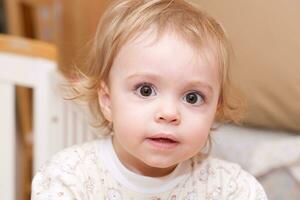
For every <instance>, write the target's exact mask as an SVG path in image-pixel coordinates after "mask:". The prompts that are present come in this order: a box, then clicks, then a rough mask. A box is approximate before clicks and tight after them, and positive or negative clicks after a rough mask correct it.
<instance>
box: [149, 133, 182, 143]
mask: <svg viewBox="0 0 300 200" xmlns="http://www.w3.org/2000/svg"><path fill="white" fill-rule="evenodd" d="M148 139H151V140H169V141H170V142H174V143H179V140H178V139H177V138H176V137H175V136H174V135H173V134H170V133H157V134H154V135H152V136H150V137H148Z"/></svg>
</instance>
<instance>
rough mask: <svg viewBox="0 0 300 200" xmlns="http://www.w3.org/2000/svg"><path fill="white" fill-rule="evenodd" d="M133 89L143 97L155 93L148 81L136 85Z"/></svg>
mask: <svg viewBox="0 0 300 200" xmlns="http://www.w3.org/2000/svg"><path fill="white" fill-rule="evenodd" d="M135 91H136V92H137V93H138V95H140V96H143V97H149V96H153V95H156V92H155V89H154V86H153V85H151V84H149V83H143V84H140V85H137V87H136V90H135Z"/></svg>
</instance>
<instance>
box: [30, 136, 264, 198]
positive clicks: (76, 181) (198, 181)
mask: <svg viewBox="0 0 300 200" xmlns="http://www.w3.org/2000/svg"><path fill="white" fill-rule="evenodd" d="M31 199H32V200H54V199H55V200H62V199H63V200H96V199H97V200H100V199H103V200H141V199H145V200H176V199H177V200H179V199H180V200H199V199H201V200H202V199H203V200H267V197H266V195H265V192H264V190H263V188H262V187H261V185H260V184H259V183H258V182H257V181H256V179H255V178H254V177H253V176H251V175H250V174H249V173H247V172H245V171H243V170H242V169H241V167H239V166H238V165H237V164H233V163H229V162H226V161H222V160H218V159H215V158H206V159H205V160H202V159H200V157H199V156H195V157H193V158H191V159H189V160H187V161H185V162H183V163H181V164H180V165H178V166H177V167H176V169H175V170H174V171H173V172H172V173H171V174H170V175H167V176H165V177H160V178H152V177H146V176H142V175H139V174H135V173H133V172H131V171H129V170H128V169H126V168H125V167H124V166H123V165H122V164H121V162H120V161H119V160H118V158H117V156H116V154H115V152H114V150H113V147H112V143H111V138H110V137H109V138H107V139H100V140H95V141H92V142H88V143H85V144H83V145H77V146H73V147H71V148H68V149H65V150H63V151H62V152H60V153H58V154H56V155H55V156H54V157H53V158H52V159H51V160H50V161H48V162H47V163H46V164H45V165H44V166H43V167H42V168H41V169H40V170H39V171H38V172H37V174H36V176H35V177H34V180H33V182H32V198H31Z"/></svg>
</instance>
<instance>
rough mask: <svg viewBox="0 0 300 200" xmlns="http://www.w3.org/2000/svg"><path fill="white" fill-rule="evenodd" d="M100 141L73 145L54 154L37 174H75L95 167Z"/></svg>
mask: <svg viewBox="0 0 300 200" xmlns="http://www.w3.org/2000/svg"><path fill="white" fill-rule="evenodd" d="M99 144H100V140H93V141H90V142H86V143H83V144H78V145H73V146H71V147H68V148H65V149H63V150H61V151H59V152H58V153H56V154H54V155H53V156H52V157H51V158H50V159H49V160H48V161H47V162H46V163H45V164H44V165H43V166H42V167H41V168H40V169H39V171H38V172H41V173H43V172H46V171H47V172H51V173H52V174H53V175H54V174H55V173H59V172H60V173H61V172H64V173H69V174H71V173H76V172H78V171H79V170H82V169H84V168H85V166H90V167H92V166H93V165H97V162H98V160H99V159H98V153H99V152H98V151H99V148H100V147H99Z"/></svg>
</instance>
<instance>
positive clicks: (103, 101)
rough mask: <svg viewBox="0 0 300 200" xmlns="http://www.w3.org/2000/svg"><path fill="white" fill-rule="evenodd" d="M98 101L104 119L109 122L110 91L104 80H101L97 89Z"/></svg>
mask: <svg viewBox="0 0 300 200" xmlns="http://www.w3.org/2000/svg"><path fill="white" fill-rule="evenodd" d="M98 101H99V105H100V108H101V111H102V113H103V115H104V117H105V119H106V120H108V121H109V122H111V121H112V120H111V118H112V117H111V115H112V114H111V101H110V91H109V88H108V86H107V84H106V83H105V82H101V84H100V88H99V90H98Z"/></svg>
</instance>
